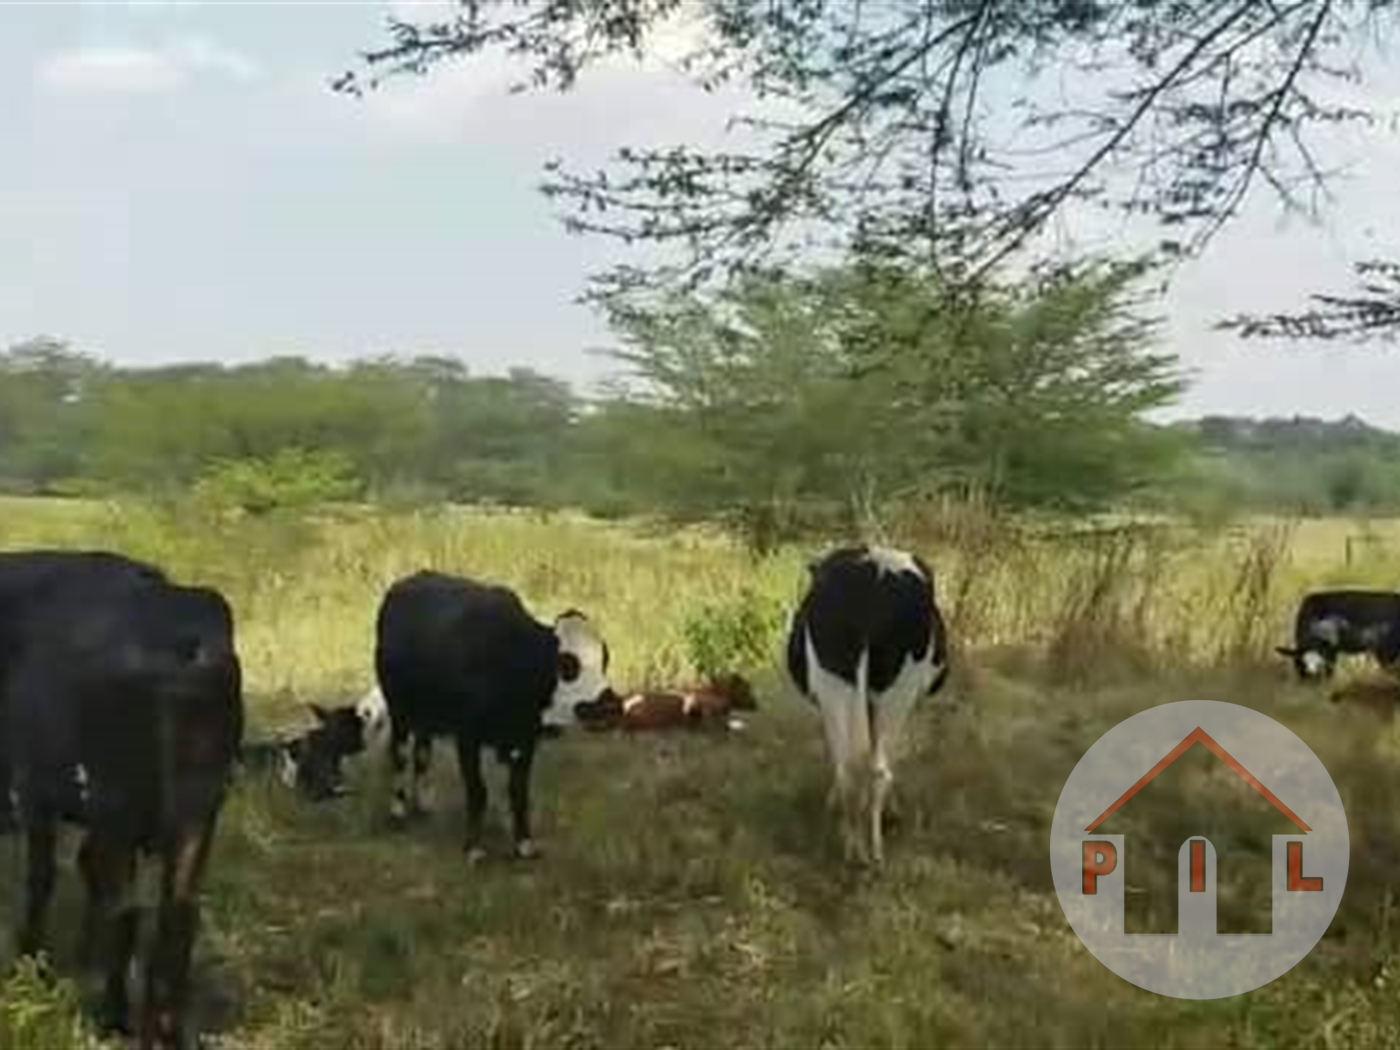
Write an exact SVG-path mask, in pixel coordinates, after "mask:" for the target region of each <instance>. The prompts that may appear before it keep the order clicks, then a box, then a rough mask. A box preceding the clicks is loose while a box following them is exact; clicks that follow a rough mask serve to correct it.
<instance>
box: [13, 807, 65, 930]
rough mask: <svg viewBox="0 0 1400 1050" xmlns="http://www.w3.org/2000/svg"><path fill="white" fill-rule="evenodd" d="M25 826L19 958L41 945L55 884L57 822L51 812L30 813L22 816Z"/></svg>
mask: <svg viewBox="0 0 1400 1050" xmlns="http://www.w3.org/2000/svg"><path fill="white" fill-rule="evenodd" d="M25 825H26V829H27V832H26V857H25V899H24V920H23V923H22V925H21V926H20V931H19V938H18V941H19V943H18V948H19V954H20V955H21V956H32V955H37V954H38V953H39V949H40V947H41V946H42V944H43V942H44V927H45V923H46V919H47V918H48V911H49V900H50V899H51V898H52V897H53V889H54V884H55V883H56V882H57V881H58V862H57V858H56V853H57V850H58V822H57V820H56V819H55V817H54V816H53V814H51V813H48V812H30V813H27V814H26V815H25Z"/></svg>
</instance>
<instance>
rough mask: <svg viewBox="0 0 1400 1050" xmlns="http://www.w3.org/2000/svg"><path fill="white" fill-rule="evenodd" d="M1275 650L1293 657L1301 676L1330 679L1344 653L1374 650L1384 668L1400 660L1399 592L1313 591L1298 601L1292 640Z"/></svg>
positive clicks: (1376, 658)
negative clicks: (1289, 644) (1290, 642)
mask: <svg viewBox="0 0 1400 1050" xmlns="http://www.w3.org/2000/svg"><path fill="white" fill-rule="evenodd" d="M1275 651H1276V652H1277V653H1278V654H1279V655H1281V656H1287V657H1289V658H1290V659H1292V661H1293V667H1294V670H1295V671H1297V673H1298V677H1299V678H1304V679H1307V678H1319V677H1321V678H1330V677H1331V676H1332V673H1333V672H1334V671H1335V670H1336V667H1337V657H1338V656H1339V655H1340V654H1342V653H1370V654H1371V656H1372V657H1373V658H1374V659H1375V660H1376V662H1377V663H1378V664H1380V665H1381V666H1382V667H1389V666H1391V665H1392V664H1394V663H1395V662H1396V661H1397V660H1400V594H1398V593H1396V592H1394V591H1364V590H1340V591H1314V592H1313V593H1311V594H1308V595H1305V596H1304V597H1303V600H1302V601H1301V602H1300V603H1299V604H1298V612H1297V615H1296V616H1295V617H1294V621H1293V645H1292V646H1283V645H1280V646H1276V647H1275Z"/></svg>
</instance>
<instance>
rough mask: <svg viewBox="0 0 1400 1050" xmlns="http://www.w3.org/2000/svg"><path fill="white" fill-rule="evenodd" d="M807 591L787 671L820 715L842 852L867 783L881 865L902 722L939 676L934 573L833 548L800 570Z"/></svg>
mask: <svg viewBox="0 0 1400 1050" xmlns="http://www.w3.org/2000/svg"><path fill="white" fill-rule="evenodd" d="M808 571H809V575H810V580H809V585H808V590H807V592H806V594H805V595H804V596H803V598H802V601H801V603H800V604H799V605H798V607H797V610H796V612H795V613H794V614H793V618H792V623H791V626H790V629H789V631H788V639H787V653H786V662H787V670H788V673H789V675H791V677H792V680H793V682H794V684H795V685H796V686H797V688H798V690H799V691H800V692H801V693H802V694H803V695H804V696H805V697H807V698H808V699H809V700H811V701H814V702H815V703H816V705H817V707H818V708H819V709H820V711H821V716H822V723H823V726H824V728H825V731H826V742H827V748H828V751H829V753H830V756H831V760H832V765H833V768H834V772H835V778H834V781H833V785H832V789H831V794H830V795H829V796H828V804H833V803H834V804H835V806H836V808H837V809H838V812H839V814H840V818H841V837H842V844H843V847H844V848H845V850H846V853H847V855H848V857H849V856H850V855H851V854H852V852H853V851H854V849H855V846H854V841H853V838H852V836H851V834H850V828H849V823H850V814H849V802H848V796H849V793H850V788H851V783H850V781H851V778H852V776H859V777H860V778H861V783H860V784H859V788H860V790H861V794H862V801H863V802H864V801H865V799H864V794H865V791H866V790H867V785H866V779H867V776H868V779H869V786H868V790H869V799H868V803H869V805H868V809H867V816H868V818H869V840H868V841H869V847H870V851H871V854H872V858H873V860H874V861H875V863H876V864H880V863H881V862H882V861H883V859H884V844H883V822H884V814H885V805H886V802H887V800H888V796H889V792H890V789H891V786H892V785H893V782H894V774H893V771H892V764H893V762H894V760H895V758H896V751H897V748H898V746H899V745H900V743H901V739H902V733H903V730H904V724H905V719H906V718H907V717H908V715H909V712H910V710H911V709H912V708H913V706H914V704H915V703H916V702H917V701H918V699H919V698H920V697H922V696H931V695H933V694H934V693H936V692H937V691H938V690H939V689H940V688H941V687H942V685H943V683H944V681H945V680H946V679H947V676H948V656H947V636H946V631H945V629H944V625H943V618H942V616H941V614H940V613H939V610H938V605H937V603H936V601H935V598H934V581H933V572H932V570H931V569H929V567H928V566H927V565H926V564H925V563H924V561H923V560H922V559H921V558H919V557H918V556H917V555H914V554H909V553H907V552H905V551H901V550H893V549H889V548H884V547H872V546H867V545H861V546H848V547H841V548H838V549H836V550H834V551H831V552H830V553H828V554H827V555H825V556H824V557H822V558H820V559H818V560H817V561H815V562H812V563H811V565H810V566H809V567H808Z"/></svg>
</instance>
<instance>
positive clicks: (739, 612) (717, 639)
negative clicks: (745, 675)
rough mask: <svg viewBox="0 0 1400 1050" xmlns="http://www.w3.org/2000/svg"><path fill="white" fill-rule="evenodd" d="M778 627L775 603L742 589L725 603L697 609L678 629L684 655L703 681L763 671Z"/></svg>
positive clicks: (779, 614) (778, 609) (778, 611)
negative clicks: (726, 674) (683, 647)
mask: <svg viewBox="0 0 1400 1050" xmlns="http://www.w3.org/2000/svg"><path fill="white" fill-rule="evenodd" d="M782 624H783V610H782V607H781V606H780V605H779V604H778V603H777V602H775V601H774V600H773V599H772V598H770V597H769V596H766V595H764V594H762V593H760V592H758V591H754V590H749V589H744V590H741V591H740V592H739V593H738V594H736V595H735V596H734V597H732V598H730V599H728V600H726V601H719V602H712V603H709V604H706V605H702V606H699V607H698V608H697V609H696V611H695V612H694V613H693V614H692V615H690V616H689V617H687V619H686V621H685V624H684V626H683V627H682V632H683V634H684V636H685V647H686V656H687V658H688V659H689V661H690V665H691V666H692V667H694V668H695V669H696V671H698V672H699V673H700V674H701V675H702V676H704V677H707V678H708V677H711V676H714V675H719V674H723V673H725V672H729V671H753V670H755V669H759V668H763V667H766V666H767V665H768V664H769V663H771V662H772V658H773V657H772V654H773V650H774V646H775V644H776V642H777V640H778V638H779V636H780V632H781V630H782Z"/></svg>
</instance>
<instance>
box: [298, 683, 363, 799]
mask: <svg viewBox="0 0 1400 1050" xmlns="http://www.w3.org/2000/svg"><path fill="white" fill-rule="evenodd" d="M308 707H310V709H311V713H312V714H313V715H315V716H316V721H317V723H318V724H317V725H316V727H315V728H313V729H310V730H308V731H307V732H305V733H303V734H302V735H301V736H299V737H296V738H295V739H293V740H289V741H288V742H287V744H286V746H285V748H284V749H283V751H282V767H281V776H282V782H283V783H284V784H286V785H287V786H288V787H290V788H293V789H295V790H297V791H299V792H300V793H301V794H302V795H304V796H305V797H306V798H308V799H310V800H311V801H313V802H323V801H325V800H327V799H331V798H336V797H338V796H340V795H343V794H345V791H346V788H345V773H344V769H343V764H344V761H345V759H346V758H348V757H349V756H351V755H357V754H359V753H360V752H362V751H363V750H364V749H365V723H364V721H363V720H362V718H361V715H360V712H359V710H358V705H356V706H346V707H334V708H330V709H327V708H324V707H321V706H320V705H319V704H309V705H308Z"/></svg>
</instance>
